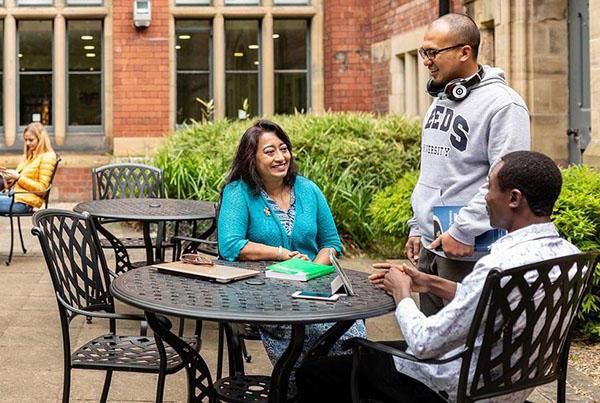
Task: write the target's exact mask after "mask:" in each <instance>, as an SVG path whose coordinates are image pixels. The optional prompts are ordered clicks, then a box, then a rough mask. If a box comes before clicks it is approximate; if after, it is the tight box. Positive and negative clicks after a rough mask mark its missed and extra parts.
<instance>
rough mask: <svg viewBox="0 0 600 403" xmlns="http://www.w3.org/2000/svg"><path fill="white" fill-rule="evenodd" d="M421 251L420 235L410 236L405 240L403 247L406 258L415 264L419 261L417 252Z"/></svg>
mask: <svg viewBox="0 0 600 403" xmlns="http://www.w3.org/2000/svg"><path fill="white" fill-rule="evenodd" d="M420 252H421V237H420V236H411V237H409V238H408V240H407V241H406V246H405V247H404V253H406V257H407V258H408V260H410V261H411V262H413V264H414V265H415V266H416V265H417V263H418V262H419V253H420Z"/></svg>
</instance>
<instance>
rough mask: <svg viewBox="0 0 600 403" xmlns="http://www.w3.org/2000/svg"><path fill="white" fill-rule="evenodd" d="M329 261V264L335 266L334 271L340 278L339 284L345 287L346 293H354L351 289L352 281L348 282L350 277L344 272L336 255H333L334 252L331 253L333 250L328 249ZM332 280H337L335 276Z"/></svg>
mask: <svg viewBox="0 0 600 403" xmlns="http://www.w3.org/2000/svg"><path fill="white" fill-rule="evenodd" d="M329 261H330V262H331V264H332V265H333V267H334V268H335V271H336V273H337V275H338V278H339V279H340V282H341V284H342V285H343V286H344V288H345V289H346V294H348V295H354V290H353V289H352V283H350V279H349V278H348V275H347V274H346V272H345V271H344V269H343V268H342V265H341V264H340V261H339V260H338V259H337V257H335V253H333V250H330V251H329ZM334 282H337V278H336V279H335V280H334ZM332 288H333V287H332ZM336 292H337V291H336Z"/></svg>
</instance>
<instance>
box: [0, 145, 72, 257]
mask: <svg viewBox="0 0 600 403" xmlns="http://www.w3.org/2000/svg"><path fill="white" fill-rule="evenodd" d="M60 161H61V158H60V156H59V155H58V154H56V163H55V165H54V170H53V171H52V175H51V176H50V182H49V184H48V187H47V188H46V190H44V191H43V192H15V191H14V189H11V190H9V193H8V195H9V196H10V197H11V198H12V200H11V203H10V207H9V210H8V212H6V213H0V216H3V217H9V218H10V252H9V254H8V259H7V260H6V262H5V263H6V265H7V266H9V265H10V262H11V261H12V257H13V249H14V238H15V231H14V219H15V218H16V219H17V227H18V230H19V239H20V240H21V249H22V250H23V253H27V249H25V243H24V242H23V231H22V230H21V217H31V216H32V215H33V213H34V211H29V212H26V213H16V212H13V211H12V209H13V205H14V204H15V196H16V195H18V194H27V193H28V194H37V195H38V196H40V197H42V198H43V199H44V208H48V200H49V199H50V191H51V190H52V182H53V181H54V177H55V176H56V171H57V170H58V164H59V163H60Z"/></svg>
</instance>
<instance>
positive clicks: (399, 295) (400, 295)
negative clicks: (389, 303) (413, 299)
mask: <svg viewBox="0 0 600 403" xmlns="http://www.w3.org/2000/svg"><path fill="white" fill-rule="evenodd" d="M411 283H412V281H411V279H410V276H409V275H407V274H406V273H404V272H403V271H402V270H401V269H400V268H398V267H396V266H393V267H392V268H391V269H390V270H388V271H387V273H386V274H385V277H384V278H383V284H382V288H383V289H384V290H385V291H386V292H387V293H388V294H391V295H392V297H394V302H396V305H398V304H399V303H400V301H402V300H403V299H404V298H406V297H410V288H411Z"/></svg>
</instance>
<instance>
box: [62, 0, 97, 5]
mask: <svg viewBox="0 0 600 403" xmlns="http://www.w3.org/2000/svg"><path fill="white" fill-rule="evenodd" d="M101 5H102V0H67V6H101Z"/></svg>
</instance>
